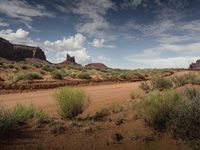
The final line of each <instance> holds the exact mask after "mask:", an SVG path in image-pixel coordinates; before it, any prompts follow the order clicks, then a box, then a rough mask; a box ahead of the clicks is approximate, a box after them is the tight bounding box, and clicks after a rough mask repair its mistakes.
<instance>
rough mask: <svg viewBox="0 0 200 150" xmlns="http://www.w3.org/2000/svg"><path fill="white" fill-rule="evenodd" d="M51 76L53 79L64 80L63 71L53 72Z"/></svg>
mask: <svg viewBox="0 0 200 150" xmlns="http://www.w3.org/2000/svg"><path fill="white" fill-rule="evenodd" d="M51 76H52V78H53V79H60V80H61V79H63V76H64V72H63V71H62V70H55V71H53V72H51Z"/></svg>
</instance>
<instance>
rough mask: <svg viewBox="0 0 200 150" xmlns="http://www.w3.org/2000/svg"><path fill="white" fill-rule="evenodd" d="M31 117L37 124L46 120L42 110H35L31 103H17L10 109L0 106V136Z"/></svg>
mask: <svg viewBox="0 0 200 150" xmlns="http://www.w3.org/2000/svg"><path fill="white" fill-rule="evenodd" d="M31 118H33V119H34V120H35V121H36V123H37V124H38V125H41V124H42V123H44V122H45V121H47V115H46V114H45V113H44V112H42V111H37V110H36V109H35V107H34V106H33V105H29V106H23V105H21V104H18V105H16V106H15V107H14V108H13V109H11V110H5V109H4V108H2V107H0V137H2V136H3V135H4V134H5V132H6V131H7V130H9V129H11V128H12V127H13V126H14V125H18V124H19V123H21V122H24V121H26V120H27V119H31Z"/></svg>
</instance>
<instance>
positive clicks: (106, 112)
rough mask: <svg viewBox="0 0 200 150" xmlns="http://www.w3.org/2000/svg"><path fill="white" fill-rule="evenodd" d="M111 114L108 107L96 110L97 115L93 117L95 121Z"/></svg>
mask: <svg viewBox="0 0 200 150" xmlns="http://www.w3.org/2000/svg"><path fill="white" fill-rule="evenodd" d="M109 115H110V111H109V110H108V109H107V108H102V109H101V110H100V111H98V112H96V113H95V115H94V116H92V117H91V119H92V120H94V121H101V120H103V119H104V118H105V117H107V116H109Z"/></svg>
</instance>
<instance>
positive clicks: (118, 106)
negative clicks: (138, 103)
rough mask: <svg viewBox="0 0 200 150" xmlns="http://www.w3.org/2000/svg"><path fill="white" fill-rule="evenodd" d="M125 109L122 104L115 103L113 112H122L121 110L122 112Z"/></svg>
mask: <svg viewBox="0 0 200 150" xmlns="http://www.w3.org/2000/svg"><path fill="white" fill-rule="evenodd" d="M123 110H124V107H123V106H121V105H119V104H118V105H114V106H113V107H112V112H113V113H115V114H117V113H120V112H122V111H123Z"/></svg>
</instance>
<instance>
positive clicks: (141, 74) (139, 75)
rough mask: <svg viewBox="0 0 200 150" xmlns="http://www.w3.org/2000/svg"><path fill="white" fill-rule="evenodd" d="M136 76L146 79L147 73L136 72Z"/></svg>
mask: <svg viewBox="0 0 200 150" xmlns="http://www.w3.org/2000/svg"><path fill="white" fill-rule="evenodd" d="M135 76H137V77H138V78H140V79H141V80H144V79H145V78H146V76H147V75H146V74H145V73H141V72H136V73H135Z"/></svg>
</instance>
